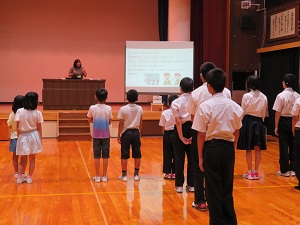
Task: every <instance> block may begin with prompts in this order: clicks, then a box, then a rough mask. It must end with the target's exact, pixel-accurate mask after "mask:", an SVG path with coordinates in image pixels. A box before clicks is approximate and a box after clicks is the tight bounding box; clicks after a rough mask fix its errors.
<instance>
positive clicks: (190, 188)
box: [186, 185, 195, 192]
mask: <svg viewBox="0 0 300 225" xmlns="http://www.w3.org/2000/svg"><path fill="white" fill-rule="evenodd" d="M186 190H187V191H188V192H195V188H194V187H190V186H188V185H186Z"/></svg>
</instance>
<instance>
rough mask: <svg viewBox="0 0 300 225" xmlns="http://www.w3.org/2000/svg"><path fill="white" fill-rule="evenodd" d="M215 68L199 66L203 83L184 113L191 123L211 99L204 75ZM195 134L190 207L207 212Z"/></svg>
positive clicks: (225, 89) (209, 64)
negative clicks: (189, 116) (190, 119)
mask: <svg viewBox="0 0 300 225" xmlns="http://www.w3.org/2000/svg"><path fill="white" fill-rule="evenodd" d="M215 68H216V65H215V64H214V63H212V62H205V63H203V64H202V65H201V66H200V79H201V81H202V82H203V84H202V85H201V86H200V87H198V88H196V89H195V90H194V91H193V92H192V93H191V97H190V98H189V101H188V103H187V106H186V111H187V112H189V113H190V114H191V115H192V121H193V118H194V115H195V113H196V111H197V109H198V107H199V105H200V104H201V103H202V102H204V101H206V100H208V99H210V98H211V97H212V95H211V94H210V93H209V92H208V90H207V82H206V75H207V73H208V72H209V71H210V70H212V69H215ZM223 94H224V95H225V96H226V97H228V98H231V93H230V91H229V90H228V89H227V88H224V90H223ZM197 134H198V132H197V131H195V130H193V138H192V154H193V159H194V188H195V192H194V201H193V203H192V207H194V208H195V209H198V210H200V211H204V210H207V205H206V198H205V191H204V173H203V172H202V171H201V170H200V168H199V158H198V148H197Z"/></svg>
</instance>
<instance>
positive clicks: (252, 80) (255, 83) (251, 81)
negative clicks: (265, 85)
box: [246, 75, 261, 91]
mask: <svg viewBox="0 0 300 225" xmlns="http://www.w3.org/2000/svg"><path fill="white" fill-rule="evenodd" d="M260 88H261V82H260V79H259V76H257V75H250V76H249V77H248V78H247V81H246V89H247V90H248V91H250V89H252V90H253V91H255V90H260Z"/></svg>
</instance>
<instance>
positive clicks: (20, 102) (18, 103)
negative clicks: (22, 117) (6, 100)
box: [11, 95, 24, 113]
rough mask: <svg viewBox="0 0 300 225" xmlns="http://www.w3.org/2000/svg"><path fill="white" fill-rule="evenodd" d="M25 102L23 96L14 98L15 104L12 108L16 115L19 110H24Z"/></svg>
mask: <svg viewBox="0 0 300 225" xmlns="http://www.w3.org/2000/svg"><path fill="white" fill-rule="evenodd" d="M23 101H24V96H23V95H17V96H16V97H15V98H14V102H13V104H12V107H11V109H12V111H13V112H14V113H16V112H17V110H18V109H20V108H23Z"/></svg>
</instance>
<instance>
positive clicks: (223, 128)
mask: <svg viewBox="0 0 300 225" xmlns="http://www.w3.org/2000/svg"><path fill="white" fill-rule="evenodd" d="M206 78H207V89H208V91H209V92H210V93H211V94H212V95H213V96H212V98H211V99H209V100H207V101H205V102H203V103H201V104H200V106H199V107H198V110H197V112H196V114H195V118H194V122H193V126H192V129H194V130H197V131H198V138H197V142H198V154H199V167H200V169H201V170H202V171H204V170H205V190H206V197H207V202H208V205H209V217H210V223H209V224H210V225H220V224H224V225H225V224H226V225H236V224H237V219H236V214H235V210H234V203H233V196H232V190H233V173H234V162H235V149H234V146H235V145H236V141H237V140H238V136H239V129H240V128H241V126H242V123H241V117H242V115H243V110H242V108H241V107H240V106H239V105H238V104H237V103H235V102H234V101H232V100H231V99H229V98H227V97H225V96H224V94H223V93H222V91H223V89H224V87H225V84H226V74H225V72H224V71H223V70H221V69H218V68H217V69H213V70H210V71H209V72H208V74H207V77H206Z"/></svg>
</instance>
